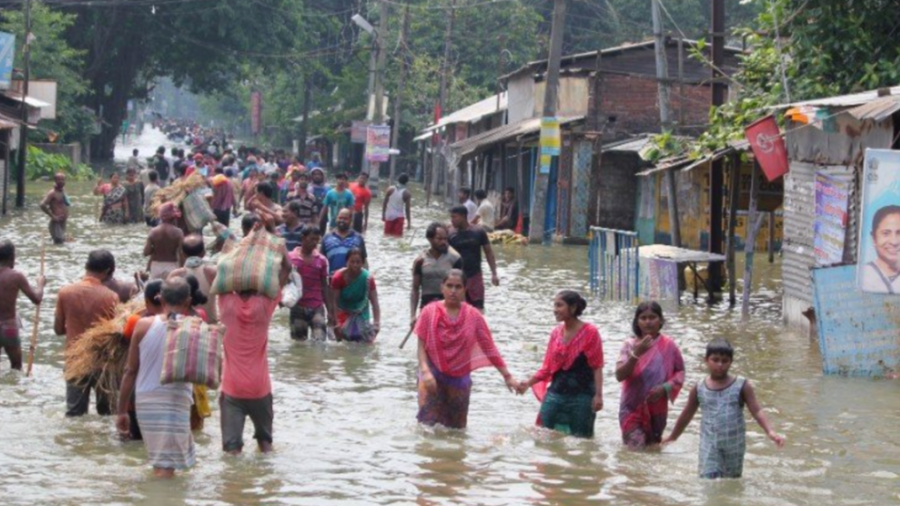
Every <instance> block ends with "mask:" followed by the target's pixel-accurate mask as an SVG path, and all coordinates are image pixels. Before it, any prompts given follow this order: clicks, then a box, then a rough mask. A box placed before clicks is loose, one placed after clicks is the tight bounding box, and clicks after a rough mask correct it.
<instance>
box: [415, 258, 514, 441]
mask: <svg viewBox="0 0 900 506" xmlns="http://www.w3.org/2000/svg"><path fill="white" fill-rule="evenodd" d="M465 286H466V281H465V276H464V275H463V273H462V271H461V270H459V269H452V270H450V271H449V272H448V274H447V275H446V276H445V277H444V281H443V283H442V285H441V292H442V293H443V295H444V300H442V301H436V302H432V303H431V304H429V305H427V306H425V307H424V308H423V309H422V312H421V313H420V314H419V318H418V320H417V322H416V327H415V333H416V335H417V336H418V337H419V351H418V357H419V381H418V392H419V413H418V415H417V416H416V418H417V419H418V420H419V423H421V424H423V425H437V424H440V425H443V426H445V427H448V428H451V429H464V428H466V424H467V421H468V415H469V395H470V394H471V391H472V378H471V373H472V371H474V370H476V369H480V368H482V367H487V366H491V365H493V366H494V367H496V368H497V370H498V371H499V372H500V374H501V375H502V376H503V380H504V381H505V382H506V387H507V388H508V389H509V390H510V391H513V390H514V389H515V387H516V386H517V383H516V380H515V379H513V377H512V374H510V373H509V371H508V370H507V369H506V364H505V363H504V362H503V357H501V356H500V352H499V351H498V350H497V346H496V345H494V339H493V337H491V331H490V329H488V326H487V322H486V321H485V320H484V316H483V315H482V314H481V313H480V312H479V311H478V310H477V309H475V308H474V307H472V306H470V305H469V304H467V303H466V302H465V300H466V288H465Z"/></svg>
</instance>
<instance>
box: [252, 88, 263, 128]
mask: <svg viewBox="0 0 900 506" xmlns="http://www.w3.org/2000/svg"><path fill="white" fill-rule="evenodd" d="M260 131H262V93H260V92H258V91H254V92H253V93H251V94H250V132H251V133H252V134H253V135H259V132H260Z"/></svg>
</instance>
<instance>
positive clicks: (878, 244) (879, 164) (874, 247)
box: [856, 149, 900, 295]
mask: <svg viewBox="0 0 900 506" xmlns="http://www.w3.org/2000/svg"><path fill="white" fill-rule="evenodd" d="M857 259H858V262H859V263H858V264H857V269H856V272H857V283H858V286H859V288H860V290H862V291H864V292H869V293H885V294H891V295H897V294H900V151H894V150H889V149H867V150H866V156H865V162H864V169H863V179H862V201H861V205H860V221H859V255H858V257H857Z"/></svg>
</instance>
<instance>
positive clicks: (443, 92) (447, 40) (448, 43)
mask: <svg viewBox="0 0 900 506" xmlns="http://www.w3.org/2000/svg"><path fill="white" fill-rule="evenodd" d="M455 20H456V0H450V15H449V16H448V17H447V30H446V31H445V32H444V57H443V59H441V82H440V86H439V88H438V90H439V91H438V111H439V114H440V116H438V115H435V118H434V121H435V123H437V122H438V121H440V119H441V118H440V117H442V116H443V115H444V109H445V108H446V107H447V74H448V73H449V72H450V50H451V49H452V43H453V22H454V21H455ZM440 135H441V136H440V139H439V141H438V156H437V157H435V158H436V159H437V161H438V162H440V163H439V165H438V170H437V171H436V170H435V167H434V161H432V162H431V167H432V170H431V172H432V175H431V186H432V188H431V190H432V191H435V190H437V188H438V181H439V176H440V173H441V172H443V173H444V184H445V185H449V184H450V170H449V167H448V166H447V157H446V153H445V150H446V149H447V132H443V133H442V134H440Z"/></svg>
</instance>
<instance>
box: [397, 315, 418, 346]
mask: <svg viewBox="0 0 900 506" xmlns="http://www.w3.org/2000/svg"><path fill="white" fill-rule="evenodd" d="M417 321H419V319H418V318H416V319H415V320H413V322H412V325H410V326H409V332H407V333H406V337H404V338H403V341H401V342H400V349H401V350H402V349H403V347H404V346H406V341H409V337H410V336H411V335H412V333H413V330H414V329H415V328H416V322H417Z"/></svg>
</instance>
